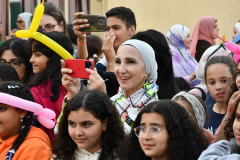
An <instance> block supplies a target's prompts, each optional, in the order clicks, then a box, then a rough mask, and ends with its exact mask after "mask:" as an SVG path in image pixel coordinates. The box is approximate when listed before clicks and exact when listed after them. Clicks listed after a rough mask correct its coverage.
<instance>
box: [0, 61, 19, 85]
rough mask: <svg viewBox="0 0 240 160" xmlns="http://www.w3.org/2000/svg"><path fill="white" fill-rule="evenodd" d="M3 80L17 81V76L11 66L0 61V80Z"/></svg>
mask: <svg viewBox="0 0 240 160" xmlns="http://www.w3.org/2000/svg"><path fill="white" fill-rule="evenodd" d="M3 81H19V77H18V74H17V71H16V70H15V69H14V68H13V67H12V66H10V65H7V64H5V63H0V82H3Z"/></svg>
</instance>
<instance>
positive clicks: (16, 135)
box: [0, 81, 51, 160]
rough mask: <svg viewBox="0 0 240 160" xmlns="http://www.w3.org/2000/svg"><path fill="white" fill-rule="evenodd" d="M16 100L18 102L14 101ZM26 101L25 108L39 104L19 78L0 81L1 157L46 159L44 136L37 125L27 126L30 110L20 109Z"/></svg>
mask: <svg viewBox="0 0 240 160" xmlns="http://www.w3.org/2000/svg"><path fill="white" fill-rule="evenodd" d="M17 99H18V100H17ZM14 101H15V102H14ZM16 101H18V104H15V103H16ZM23 103H24V104H23ZM19 104H20V106H19ZM27 105H29V106H28V107H29V108H31V107H37V106H40V105H39V104H36V103H34V99H33V96H32V94H31V92H30V91H29V89H27V88H26V87H25V86H24V85H22V84H21V83H19V82H13V81H8V82H1V83H0V159H1V160H3V159H6V160H11V159H12V160H27V159H29V160H30V159H34V160H35V159H36V160H49V159H50V158H51V153H50V150H51V145H50V140H49V138H48V136H47V135H46V134H45V133H44V132H43V131H42V130H41V129H39V128H35V127H31V124H32V118H33V112H30V111H27V110H23V109H20V108H21V107H26V106H27ZM35 105H37V106H35ZM41 107H42V106H41Z"/></svg>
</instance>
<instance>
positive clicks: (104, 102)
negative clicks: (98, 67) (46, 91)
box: [52, 90, 125, 160]
mask: <svg viewBox="0 0 240 160" xmlns="http://www.w3.org/2000/svg"><path fill="white" fill-rule="evenodd" d="M81 108H82V109H84V111H87V112H90V113H91V114H93V116H94V117H95V118H97V119H99V120H100V121H101V122H103V121H105V120H106V118H108V122H107V128H106V131H103V136H102V152H101V156H100V158H99V160H110V159H115V156H116V154H115V152H116V150H117V149H118V147H119V146H120V145H121V143H122V142H123V140H124V139H125V133H124V131H123V126H122V124H121V121H120V116H119V114H118V111H117V109H116V107H115V106H114V105H113V103H112V101H111V100H110V98H109V97H108V95H107V94H105V93H103V92H100V91H97V90H88V91H83V92H80V93H78V94H77V95H76V96H75V97H74V98H73V99H72V100H71V101H70V102H68V104H67V105H66V106H65V108H64V110H63V116H62V118H61V120H60V124H59V131H58V134H57V135H56V138H55V139H54V140H53V143H52V148H53V149H52V152H53V154H55V155H56V158H54V159H56V160H57V159H59V158H60V159H61V160H69V159H74V151H75V149H76V148H77V145H76V143H75V142H74V141H73V140H72V138H71V137H70V135H69V133H68V115H69V114H70V112H71V111H77V110H79V109H81Z"/></svg>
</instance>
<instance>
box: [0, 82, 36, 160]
mask: <svg viewBox="0 0 240 160" xmlns="http://www.w3.org/2000/svg"><path fill="white" fill-rule="evenodd" d="M9 86H14V87H15V86H18V87H19V88H16V87H15V88H10V87H9ZM0 92H2V93H7V94H10V95H13V96H16V97H19V98H22V99H25V100H28V101H32V102H34V99H33V96H32V94H31V92H30V90H29V89H28V88H27V87H26V86H25V85H24V84H21V83H20V82H14V81H6V82H1V83H0ZM16 109H17V108H16ZM32 119H33V113H32V112H29V111H28V112H27V114H26V116H25V117H24V118H23V122H22V125H23V126H24V127H22V128H21V130H20V132H19V135H18V137H17V138H16V140H15V141H14V142H13V145H12V147H11V149H10V150H14V151H15V152H16V151H17V150H18V148H19V147H20V146H21V144H22V143H23V141H24V140H25V138H26V136H27V134H28V132H29V130H30V128H31V124H32ZM13 156H14V155H13ZM6 157H11V156H10V153H9V152H8V154H7V156H6ZM10 159H11V158H10ZM10 159H9V160H10Z"/></svg>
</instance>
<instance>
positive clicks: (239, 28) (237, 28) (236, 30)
mask: <svg viewBox="0 0 240 160" xmlns="http://www.w3.org/2000/svg"><path fill="white" fill-rule="evenodd" d="M239 33H240V21H239V22H237V23H236V24H235V26H234V28H233V37H232V39H234V38H235V37H236V35H238V34H239Z"/></svg>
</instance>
